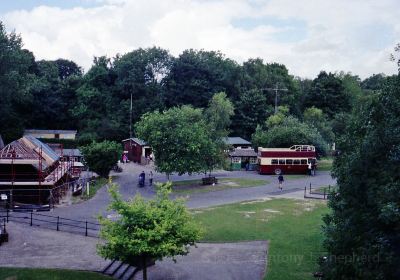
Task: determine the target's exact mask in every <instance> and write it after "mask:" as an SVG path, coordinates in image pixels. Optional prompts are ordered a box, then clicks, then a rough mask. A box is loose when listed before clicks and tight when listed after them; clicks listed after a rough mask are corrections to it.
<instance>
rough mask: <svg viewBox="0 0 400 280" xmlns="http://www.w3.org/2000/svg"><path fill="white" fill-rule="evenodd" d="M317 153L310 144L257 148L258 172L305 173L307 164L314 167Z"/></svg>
mask: <svg viewBox="0 0 400 280" xmlns="http://www.w3.org/2000/svg"><path fill="white" fill-rule="evenodd" d="M316 157H317V153H316V152H315V147H314V146H310V145H294V146H292V147H290V148H261V147H260V148H258V170H259V173H260V174H277V175H279V174H281V173H283V174H303V173H304V174H307V173H308V167H309V164H311V165H313V166H315V167H316V162H317V158H316Z"/></svg>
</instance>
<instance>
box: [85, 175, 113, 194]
mask: <svg viewBox="0 0 400 280" xmlns="http://www.w3.org/2000/svg"><path fill="white" fill-rule="evenodd" d="M107 183H108V179H106V178H102V177H97V178H96V179H95V181H94V183H90V188H89V195H87V193H86V192H85V193H83V194H82V196H81V198H82V199H83V200H88V199H91V198H92V197H94V196H95V195H96V193H97V191H98V190H99V189H101V188H102V187H103V186H104V185H106V184H107Z"/></svg>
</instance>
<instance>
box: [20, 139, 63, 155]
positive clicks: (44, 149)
mask: <svg viewBox="0 0 400 280" xmlns="http://www.w3.org/2000/svg"><path fill="white" fill-rule="evenodd" d="M24 137H25V138H27V139H28V140H29V141H31V142H32V143H34V144H35V145H36V146H37V147H40V146H42V152H43V153H46V155H48V156H49V157H50V158H51V159H52V160H54V161H56V160H58V159H59V158H60V157H59V156H58V155H57V154H56V152H54V151H53V149H51V148H50V147H49V146H48V145H47V144H45V143H43V142H42V141H40V140H38V139H36V138H35V137H33V136H24Z"/></svg>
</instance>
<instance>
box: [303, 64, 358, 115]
mask: <svg viewBox="0 0 400 280" xmlns="http://www.w3.org/2000/svg"><path fill="white" fill-rule="evenodd" d="M312 106H314V107H316V108H319V109H321V110H322V111H323V112H324V113H325V114H327V116H328V117H329V118H332V117H333V116H334V115H335V114H337V113H340V112H347V111H349V110H350V99H349V96H348V95H347V94H346V93H345V89H344V86H343V82H342V80H340V79H339V78H338V77H336V76H335V75H334V74H332V73H329V74H328V73H326V72H325V71H322V72H321V73H319V75H318V77H317V78H315V79H314V80H313V82H312V87H311V91H310V92H309V93H308V94H307V96H306V97H305V100H304V107H312Z"/></svg>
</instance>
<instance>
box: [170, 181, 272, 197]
mask: <svg viewBox="0 0 400 280" xmlns="http://www.w3.org/2000/svg"><path fill="white" fill-rule="evenodd" d="M266 184H269V181H267V180H263V179H249V178H219V179H218V184H216V185H215V186H212V185H206V186H203V185H202V181H201V179H196V180H185V181H176V182H172V186H173V187H172V190H173V192H174V193H178V194H192V193H204V192H212V191H220V190H226V189H235V188H248V187H256V186H262V185H266Z"/></svg>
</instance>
